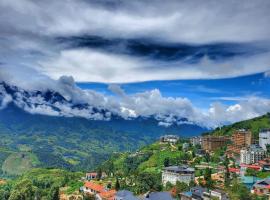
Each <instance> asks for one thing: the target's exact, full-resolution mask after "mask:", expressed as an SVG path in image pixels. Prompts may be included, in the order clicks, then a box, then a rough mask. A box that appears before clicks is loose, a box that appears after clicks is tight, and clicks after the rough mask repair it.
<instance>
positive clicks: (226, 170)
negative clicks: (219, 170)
mask: <svg viewBox="0 0 270 200" xmlns="http://www.w3.org/2000/svg"><path fill="white" fill-rule="evenodd" d="M229 163H230V161H229V158H228V156H226V157H225V160H224V162H223V165H224V167H225V176H224V182H225V186H226V187H228V186H229V184H230V171H229Z"/></svg>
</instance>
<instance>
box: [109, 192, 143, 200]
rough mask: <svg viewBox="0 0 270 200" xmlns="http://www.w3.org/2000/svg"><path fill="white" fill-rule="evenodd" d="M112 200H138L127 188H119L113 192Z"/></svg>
mask: <svg viewBox="0 0 270 200" xmlns="http://www.w3.org/2000/svg"><path fill="white" fill-rule="evenodd" d="M114 200H138V198H137V197H135V196H134V195H133V193H132V192H130V191H128V190H120V191H118V192H117V193H116V194H115V197H114Z"/></svg>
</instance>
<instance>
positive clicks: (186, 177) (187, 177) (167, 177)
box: [162, 166, 195, 185]
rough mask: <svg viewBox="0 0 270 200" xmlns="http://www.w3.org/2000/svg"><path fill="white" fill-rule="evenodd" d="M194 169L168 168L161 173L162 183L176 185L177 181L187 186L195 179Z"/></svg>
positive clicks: (186, 167)
mask: <svg viewBox="0 0 270 200" xmlns="http://www.w3.org/2000/svg"><path fill="white" fill-rule="evenodd" d="M194 174H195V169H194V168H191V167H188V166H170V167H165V168H164V169H163V171H162V183H163V185H166V183H167V182H170V183H172V184H176V182H177V181H179V182H184V183H186V184H189V183H190V181H192V180H194V178H195V175H194Z"/></svg>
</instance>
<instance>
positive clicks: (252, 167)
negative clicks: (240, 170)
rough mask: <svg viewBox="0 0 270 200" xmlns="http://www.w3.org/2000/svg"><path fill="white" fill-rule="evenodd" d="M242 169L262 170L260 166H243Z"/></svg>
mask: <svg viewBox="0 0 270 200" xmlns="http://www.w3.org/2000/svg"><path fill="white" fill-rule="evenodd" d="M240 166H241V167H246V168H250V169H255V170H260V169H261V167H260V166H259V165H247V164H241V165H240Z"/></svg>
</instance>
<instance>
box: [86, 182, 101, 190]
mask: <svg viewBox="0 0 270 200" xmlns="http://www.w3.org/2000/svg"><path fill="white" fill-rule="evenodd" d="M84 186H85V187H87V188H90V189H92V190H94V191H96V192H104V191H105V189H104V187H103V186H102V185H99V184H96V183H93V182H91V181H87V182H85V183H84Z"/></svg>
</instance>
